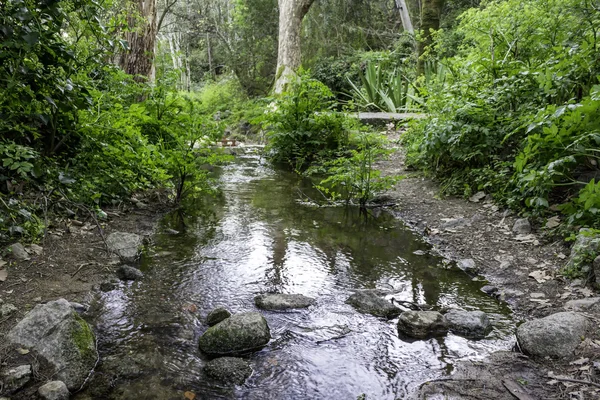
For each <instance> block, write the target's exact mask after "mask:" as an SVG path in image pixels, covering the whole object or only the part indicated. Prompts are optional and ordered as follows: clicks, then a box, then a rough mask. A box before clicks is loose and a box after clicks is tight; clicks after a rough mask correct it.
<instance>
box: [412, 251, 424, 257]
mask: <svg viewBox="0 0 600 400" xmlns="http://www.w3.org/2000/svg"><path fill="white" fill-rule="evenodd" d="M413 254H414V255H416V256H424V255H425V254H427V252H425V251H423V250H417V251H413Z"/></svg>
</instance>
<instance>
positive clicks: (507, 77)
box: [404, 0, 600, 226]
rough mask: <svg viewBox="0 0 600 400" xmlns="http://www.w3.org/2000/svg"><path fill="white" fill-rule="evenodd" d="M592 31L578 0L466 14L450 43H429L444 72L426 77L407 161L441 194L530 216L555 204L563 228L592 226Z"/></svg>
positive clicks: (496, 6)
mask: <svg viewBox="0 0 600 400" xmlns="http://www.w3.org/2000/svg"><path fill="white" fill-rule="evenodd" d="M599 28H600V16H599V14H598V13H597V12H596V10H595V9H594V6H593V5H592V4H591V3H590V2H586V1H584V0H567V1H563V0H551V1H547V0H531V1H527V2H521V1H518V0H506V1H490V2H486V3H485V4H484V6H483V7H482V8H478V9H470V10H468V11H467V12H466V13H464V14H463V15H462V16H461V17H460V23H459V26H458V28H457V29H456V31H455V32H453V33H452V34H451V35H452V40H446V39H447V38H446V37H445V33H444V32H441V33H440V34H439V35H438V37H437V42H436V44H435V47H436V51H435V53H436V54H445V55H452V56H451V57H448V58H447V59H444V60H443V65H444V66H445V68H446V69H447V70H448V71H451V73H448V74H445V75H444V79H443V80H442V79H440V77H434V78H433V79H429V80H426V81H425V84H424V86H423V88H422V93H421V97H423V98H424V99H425V102H426V104H425V108H426V109H427V112H428V113H429V114H430V116H431V117H430V118H429V119H426V120H422V121H418V122H416V123H414V124H413V125H412V127H411V128H410V131H409V132H408V133H407V135H405V138H404V141H405V143H406V145H407V146H408V148H409V152H408V156H407V160H408V162H409V164H411V165H413V166H416V167H419V168H422V169H425V170H427V171H428V172H430V173H432V174H433V175H434V176H435V177H437V178H438V179H439V180H440V181H441V182H442V190H443V191H445V192H446V193H458V194H464V195H470V194H471V193H473V192H474V191H478V190H485V191H487V192H489V193H491V194H493V196H494V198H495V199H496V200H498V201H500V202H502V203H504V204H506V205H508V206H510V207H513V208H515V209H518V210H520V211H523V212H526V213H530V214H535V215H539V216H542V215H544V214H546V213H547V212H549V210H550V206H551V205H555V206H556V205H559V206H560V209H561V210H562V211H563V212H565V213H566V214H567V216H568V217H567V222H568V223H570V224H585V225H593V226H597V224H598V223H599V222H598V218H597V215H596V213H597V209H598V208H597V197H596V193H597V191H596V185H597V183H596V182H598V179H595V180H591V179H590V177H591V178H594V177H596V175H597V172H598V152H597V150H596V149H597V148H598V144H599V142H598V139H597V137H598V129H599V125H598V124H599V117H598V102H597V100H598V99H595V97H597V95H596V94H594V93H596V92H597V90H596V89H592V88H593V86H594V85H596V84H597V83H598V79H599V78H598V76H599V75H600V64H598V63H597V62H596V61H593V60H597V51H598V50H597V38H596V36H597V35H596V32H598V29H599ZM456 40H460V41H461V44H460V46H458V48H457V46H456ZM450 43H452V44H450ZM449 45H451V46H453V48H452V49H446V48H445V46H449ZM588 94H589V96H588ZM532 122H533V123H532ZM583 177H588V178H586V179H583ZM553 209H556V208H555V207H553Z"/></svg>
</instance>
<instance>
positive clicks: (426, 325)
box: [398, 311, 448, 339]
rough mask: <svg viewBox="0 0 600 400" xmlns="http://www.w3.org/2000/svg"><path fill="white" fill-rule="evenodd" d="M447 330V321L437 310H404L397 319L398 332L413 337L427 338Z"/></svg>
mask: <svg viewBox="0 0 600 400" xmlns="http://www.w3.org/2000/svg"><path fill="white" fill-rule="evenodd" d="M447 332H448V322H447V321H446V319H445V318H444V316H443V315H442V314H440V313H439V312H437V311H405V312H403V313H402V314H400V318H399V319H398V333H399V334H400V335H401V336H407V337H409V338H413V339H428V338H431V337H435V336H442V335H445V334H446V333H447Z"/></svg>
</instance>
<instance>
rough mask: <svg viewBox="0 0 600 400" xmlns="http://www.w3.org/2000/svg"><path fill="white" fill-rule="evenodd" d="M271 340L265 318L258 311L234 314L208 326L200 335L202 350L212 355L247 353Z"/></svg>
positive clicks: (258, 348)
mask: <svg viewBox="0 0 600 400" xmlns="http://www.w3.org/2000/svg"><path fill="white" fill-rule="evenodd" d="M269 340H271V331H270V330H269V325H268V324H267V321H266V320H265V318H264V317H263V316H262V315H261V314H259V313H256V312H248V313H241V314H234V315H232V316H231V317H229V318H227V319H225V320H223V321H221V322H219V323H218V324H216V325H214V326H212V327H210V328H208V329H207V330H206V332H204V334H203V335H202V336H201V337H200V342H199V346H200V350H202V351H203V352H204V353H206V354H208V355H212V356H224V355H238V354H246V353H250V352H253V351H257V350H260V349H262V348H263V347H264V346H266V345H267V343H269Z"/></svg>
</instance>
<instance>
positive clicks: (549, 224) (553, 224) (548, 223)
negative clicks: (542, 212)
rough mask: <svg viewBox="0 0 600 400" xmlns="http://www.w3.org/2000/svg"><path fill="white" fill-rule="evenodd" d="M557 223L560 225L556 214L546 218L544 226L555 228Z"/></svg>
mask: <svg viewBox="0 0 600 400" xmlns="http://www.w3.org/2000/svg"><path fill="white" fill-rule="evenodd" d="M559 225H560V218H559V217H558V216H556V217H552V218H548V221H546V228H548V229H553V228H556V227H557V226H559Z"/></svg>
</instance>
